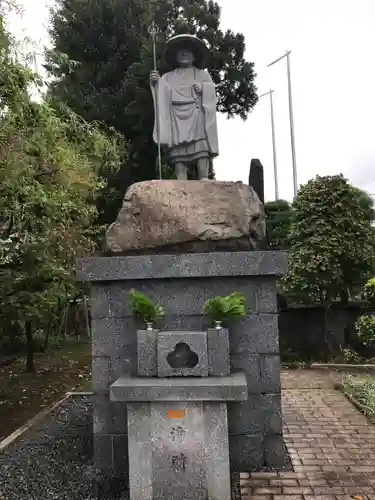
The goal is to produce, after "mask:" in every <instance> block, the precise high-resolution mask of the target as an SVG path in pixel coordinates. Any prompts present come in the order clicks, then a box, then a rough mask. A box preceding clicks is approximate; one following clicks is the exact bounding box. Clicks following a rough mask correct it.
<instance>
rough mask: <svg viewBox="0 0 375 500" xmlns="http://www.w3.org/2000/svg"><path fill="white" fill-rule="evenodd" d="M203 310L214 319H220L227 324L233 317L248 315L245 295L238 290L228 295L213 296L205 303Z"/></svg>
mask: <svg viewBox="0 0 375 500" xmlns="http://www.w3.org/2000/svg"><path fill="white" fill-rule="evenodd" d="M203 312H204V313H205V314H206V315H207V316H209V317H210V318H211V319H212V321H220V322H222V323H223V324H226V323H228V322H229V321H231V320H233V319H238V318H242V317H244V316H246V310H245V297H244V296H243V295H242V294H241V293H238V292H234V293H231V294H230V295H226V296H217V297H213V298H212V299H208V300H207V301H206V302H205V303H204V306H203Z"/></svg>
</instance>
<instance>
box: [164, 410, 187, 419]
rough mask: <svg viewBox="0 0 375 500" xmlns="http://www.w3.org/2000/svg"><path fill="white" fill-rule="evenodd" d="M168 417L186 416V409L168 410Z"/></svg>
mask: <svg viewBox="0 0 375 500" xmlns="http://www.w3.org/2000/svg"><path fill="white" fill-rule="evenodd" d="M168 418H185V410H168Z"/></svg>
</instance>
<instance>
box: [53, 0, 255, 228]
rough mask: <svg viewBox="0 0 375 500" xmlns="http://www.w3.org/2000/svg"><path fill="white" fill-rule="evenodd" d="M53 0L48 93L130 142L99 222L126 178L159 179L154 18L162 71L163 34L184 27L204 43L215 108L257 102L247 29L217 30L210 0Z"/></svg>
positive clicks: (112, 213)
mask: <svg viewBox="0 0 375 500" xmlns="http://www.w3.org/2000/svg"><path fill="white" fill-rule="evenodd" d="M55 5H56V6H55V8H54V11H53V13H52V27H51V32H50V33H51V37H52V42H53V50H52V51H50V52H49V53H48V54H47V55H48V64H47V69H48V70H49V71H50V73H51V74H52V75H53V76H55V77H57V79H56V80H55V82H54V83H53V85H52V88H51V93H52V94H53V95H54V96H57V97H58V98H59V99H62V100H63V101H64V102H66V103H67V104H68V105H69V106H70V107H71V108H72V109H74V111H75V112H77V113H78V114H79V115H81V116H82V117H84V118H85V119H86V120H89V121H91V120H99V121H102V122H104V123H106V124H107V125H108V126H111V127H114V128H115V129H116V130H117V131H118V132H120V133H121V134H122V135H123V137H124V138H125V140H126V141H129V142H130V155H131V163H129V162H126V161H124V162H123V165H122V168H121V170H120V171H119V173H118V175H117V177H116V179H114V180H113V182H111V186H113V188H114V189H116V190H117V192H116V196H115V197H114V198H113V199H114V203H113V205H112V206H111V207H106V216H105V217H104V218H103V222H112V221H113V220H114V218H115V217H116V215H117V212H118V209H119V208H120V206H121V200H122V197H123V194H124V191H125V189H126V188H127V187H128V186H129V185H130V184H132V183H134V182H137V181H142V180H147V179H155V178H157V168H156V157H157V148H156V145H155V144H154V142H153V139H152V130H153V126H154V108H153V102H152V95H151V92H150V85H149V73H150V71H151V70H152V69H153V55H152V42H151V37H150V34H149V33H148V31H147V29H148V26H149V25H150V24H151V22H152V21H155V22H156V24H157V25H158V26H159V28H160V30H161V34H160V36H159V37H158V40H157V67H158V69H159V70H160V73H161V74H163V73H164V72H165V71H166V70H167V67H166V62H165V60H164V49H165V40H166V38H169V37H170V36H171V35H174V34H179V33H184V32H188V33H191V34H196V35H198V36H199V37H201V38H202V39H204V40H205V41H206V42H207V43H208V45H209V47H210V53H211V56H212V57H211V61H210V65H209V71H210V73H211V75H212V77H213V80H214V82H215V83H216V84H217V96H218V106H217V107H218V111H219V112H222V113H225V114H226V115H227V116H229V117H232V116H240V117H241V118H242V119H245V118H246V117H247V116H248V114H249V112H250V111H251V110H252V108H253V107H254V106H255V104H256V102H257V96H256V87H255V85H254V79H255V72H254V64H253V63H251V62H248V61H246V59H245V57H244V56H245V40H244V36H243V35H242V34H241V33H234V32H233V31H231V30H227V31H225V32H223V31H222V30H221V29H220V8H219V6H218V4H217V3H216V2H214V1H211V0H210V1H208V0H195V1H194V2H192V1H191V0H158V1H157V2H155V1H153V0H148V1H144V2H140V1H139V0H127V1H126V2H124V1H123V0H96V1H95V2H93V1H92V0H57V2H56V3H55ZM167 175H173V174H172V173H171V172H168V171H165V172H163V178H167Z"/></svg>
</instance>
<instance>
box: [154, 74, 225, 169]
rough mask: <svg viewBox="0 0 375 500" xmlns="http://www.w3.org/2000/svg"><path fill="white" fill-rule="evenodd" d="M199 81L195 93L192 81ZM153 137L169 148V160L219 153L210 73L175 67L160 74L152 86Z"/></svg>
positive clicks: (212, 155) (183, 159)
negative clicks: (198, 87)
mask: <svg viewBox="0 0 375 500" xmlns="http://www.w3.org/2000/svg"><path fill="white" fill-rule="evenodd" d="M195 83H198V84H201V85H202V94H200V95H199V94H197V93H196V92H195V90H194V84H195ZM152 93H153V98H154V111H155V125H154V134H153V138H154V141H155V142H156V143H157V142H158V133H157V121H156V120H157V119H158V116H159V127H160V130H159V134H160V144H161V145H162V146H165V147H167V148H168V149H169V154H170V158H171V163H176V162H187V161H193V160H196V159H198V158H204V157H206V158H207V157H208V158H213V157H215V156H217V155H218V154H219V148H218V133H217V122H216V92H215V85H214V82H213V81H212V78H211V76H210V74H209V73H208V72H207V71H203V70H200V69H197V68H194V67H192V68H177V69H175V70H173V71H170V72H169V73H166V74H165V75H163V76H162V77H161V78H160V79H159V82H158V84H157V86H156V87H152Z"/></svg>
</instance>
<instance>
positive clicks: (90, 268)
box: [77, 250, 287, 478]
mask: <svg viewBox="0 0 375 500" xmlns="http://www.w3.org/2000/svg"><path fill="white" fill-rule="evenodd" d="M286 268H287V256H286V254H285V253H283V252H280V251H276V252H273V251H256V250H255V251H247V252H218V253H215V252H212V253H205V254H200V253H195V254H180V255H139V256H127V257H94V258H90V259H85V260H81V261H79V262H78V263H77V275H78V279H80V280H81V281H85V282H90V283H91V316H92V343H93V361H92V383H93V391H94V393H95V406H94V450H95V451H94V464H95V467H96V468H98V469H100V470H107V471H108V473H110V474H111V475H115V476H117V477H121V478H123V477H124V476H125V475H127V474H128V470H129V464H128V451H127V450H128V435H127V434H128V430H127V420H126V416H127V409H126V405H127V403H126V402H122V401H112V402H111V401H110V398H109V393H110V386H111V385H112V384H113V383H114V382H116V381H117V380H118V379H119V378H120V377H136V376H137V373H138V357H137V351H138V347H137V325H135V323H134V320H133V318H132V311H131V309H130V305H129V303H128V301H127V300H126V296H125V294H126V292H128V291H129V290H131V289H134V288H135V289H136V290H138V291H139V292H142V293H145V294H146V295H147V296H148V297H150V299H151V300H153V301H154V302H157V303H160V304H161V305H162V306H163V307H164V309H165V311H166V316H165V319H164V320H163V324H162V327H163V330H166V331H176V330H185V331H197V332H199V331H202V330H204V329H205V328H206V327H207V326H210V325H207V324H205V321H206V318H205V317H204V316H203V314H202V309H203V304H204V302H205V301H206V300H207V299H209V298H212V297H214V296H216V295H227V294H229V293H232V292H239V293H242V294H243V295H244V296H245V300H246V310H247V315H246V317H245V318H243V319H242V320H241V321H238V322H236V323H234V324H233V326H231V328H230V332H229V347H230V348H229V353H230V368H231V373H236V372H243V373H244V374H245V376H246V381H247V395H248V397H247V400H246V401H242V402H228V432H229V453H230V465H231V468H232V470H234V471H251V470H254V469H259V468H262V467H264V466H267V467H276V468H278V467H281V466H282V465H284V444H283V437H282V419H281V395H280V357H279V343H278V322H277V319H278V318H277V302H276V279H277V277H279V276H281V275H282V274H283V273H284V272H285V271H286ZM220 338H221V337H220V336H218V338H217V339H216V340H214V337H213V336H212V337H211V340H210V338H208V340H207V343H208V345H209V344H210V342H212V343H217V342H220ZM154 348H155V345H153V344H152V342H151V343H150V342H148V341H146V342H145V343H144V345H143V350H144V351H143V352H144V356H146V358H147V357H150V355H149V354H147V350H148V349H151V350H152V349H154ZM209 352H210V350H209V349H208V353H207V359H208V361H207V362H208V366H210V362H209V357H210V355H209ZM222 352H225V350H224V351H222ZM219 361H220V360H218V361H217V362H218V363H219ZM211 366H212V363H211ZM148 369H149V370H150V372H149V376H152V377H154V376H155V375H152V373H153V372H152V370H155V367H152V366H151V367H149V368H148ZM154 373H155V372H154ZM146 374H147V373H146ZM220 375H222V373H220ZM220 375H218V376H220ZM224 375H225V372H224ZM211 376H212V377H214V375H213V374H212V375H211ZM170 380H172V378H171V379H170ZM181 380H182V379H181ZM114 390H115V388H114V387H113V388H112V391H114ZM114 394H115V393H114ZM227 401H230V398H229V399H228V400H227ZM163 403H164V402H163ZM199 404H201V403H200V402H199ZM202 404H203V403H202ZM177 408H178V407H177Z"/></svg>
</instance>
